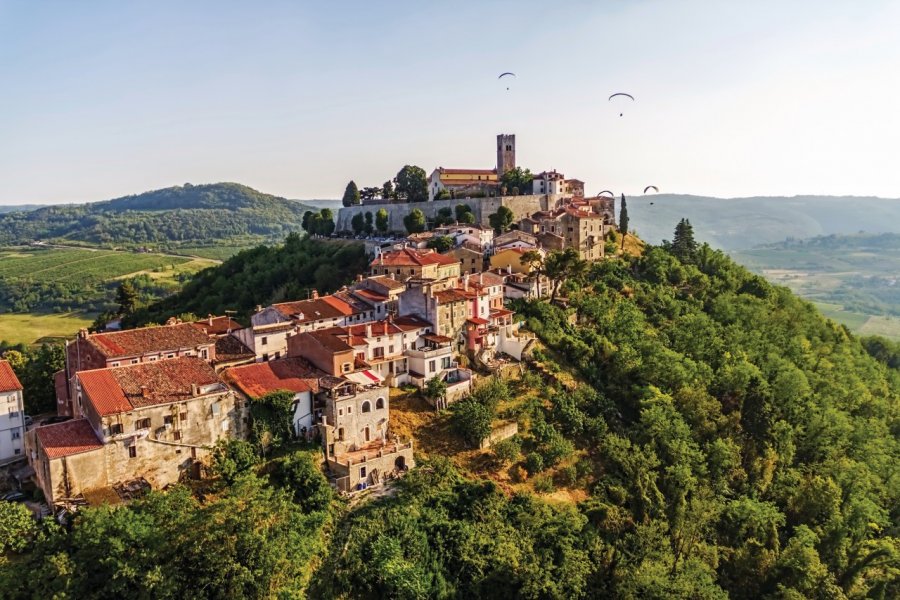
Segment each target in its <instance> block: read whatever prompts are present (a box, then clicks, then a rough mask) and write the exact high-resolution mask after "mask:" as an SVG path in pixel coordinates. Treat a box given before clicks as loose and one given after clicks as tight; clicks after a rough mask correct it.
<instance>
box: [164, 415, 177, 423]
mask: <svg viewBox="0 0 900 600" xmlns="http://www.w3.org/2000/svg"><path fill="white" fill-rule="evenodd" d="M174 420H175V419H174V418H172V415H166V416H164V417H163V425H171V424H172V421H174Z"/></svg>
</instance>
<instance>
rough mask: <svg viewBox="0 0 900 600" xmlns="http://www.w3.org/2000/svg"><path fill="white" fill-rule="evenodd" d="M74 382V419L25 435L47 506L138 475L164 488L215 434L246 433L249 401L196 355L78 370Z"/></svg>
mask: <svg viewBox="0 0 900 600" xmlns="http://www.w3.org/2000/svg"><path fill="white" fill-rule="evenodd" d="M75 380H76V381H75V383H76V386H75V387H76V402H75V407H76V410H77V417H78V418H77V419H75V420H73V421H68V422H66V423H61V424H58V425H50V426H45V427H37V428H34V429H32V430H31V431H29V432H28V435H27V436H26V449H27V452H28V460H29V462H30V463H31V465H32V467H33V468H34V470H35V473H36V478H37V481H38V485H39V486H40V487H41V489H42V490H43V492H44V495H45V497H46V498H47V501H48V502H49V503H51V504H58V503H61V502H65V501H67V500H68V499H72V498H74V497H76V496H78V495H81V494H83V493H84V492H85V491H87V490H91V489H96V488H103V487H109V486H112V485H115V484H117V483H121V482H126V481H129V480H133V479H137V478H144V479H146V480H147V481H148V482H149V483H150V484H151V485H152V486H153V487H164V486H166V485H169V484H171V483H175V482H177V481H179V479H181V478H182V477H185V476H192V475H196V474H197V471H198V468H199V461H200V460H201V459H203V458H204V457H205V456H206V455H207V454H208V453H209V450H210V449H211V448H212V446H213V445H215V443H216V442H217V441H218V440H220V439H225V438H232V437H238V438H240V437H244V436H245V431H244V424H245V420H246V405H245V404H244V403H243V402H242V401H240V400H238V399H236V397H235V394H234V393H233V392H232V391H231V390H230V389H229V388H228V387H227V386H226V385H225V384H224V383H223V382H222V380H221V379H219V377H218V375H217V374H216V372H215V371H214V370H213V368H212V367H211V366H210V365H209V364H208V363H207V362H206V361H204V360H203V359H201V358H198V357H182V358H175V359H171V360H163V361H157V362H147V363H139V364H135V365H127V366H120V367H112V368H106V369H96V370H92V371H81V372H79V373H77V374H76V376H75ZM91 436H93V438H91Z"/></svg>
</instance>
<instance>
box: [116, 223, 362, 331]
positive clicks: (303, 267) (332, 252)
mask: <svg viewBox="0 0 900 600" xmlns="http://www.w3.org/2000/svg"><path fill="white" fill-rule="evenodd" d="M367 265H368V260H367V258H366V254H365V250H364V248H363V245H362V244H361V243H356V242H345V241H338V240H334V241H322V240H314V239H311V238H308V237H300V236H299V235H298V234H296V233H293V234H290V235H288V236H287V238H286V239H285V240H284V243H283V244H280V245H277V246H270V245H261V246H257V247H256V248H251V249H248V250H244V251H242V252H240V253H238V254H237V255H235V256H232V257H231V258H229V259H228V260H226V261H225V262H224V263H222V264H221V265H219V266H217V267H214V268H210V269H206V270H205V271H201V272H200V273H198V274H197V275H195V276H194V278H193V279H192V280H191V281H189V282H188V283H187V284H186V285H185V286H184V288H183V289H182V290H181V291H180V292H179V293H177V294H175V295H174V296H170V297H168V298H166V299H164V300H161V301H160V302H157V303H156V304H153V305H151V306H149V307H147V308H143V309H140V310H138V311H137V312H136V313H135V314H133V315H129V316H128V317H127V318H126V322H127V324H128V325H129V326H134V325H144V324H146V323H150V322H156V323H164V322H165V321H166V319H168V318H169V317H172V316H177V315H180V314H184V313H192V314H195V315H207V314H216V315H220V314H223V313H224V312H225V311H226V310H227V311H234V312H233V313H232V314H235V315H236V316H237V318H238V319H240V320H242V321H249V316H250V314H251V313H252V312H253V311H254V310H255V308H256V306H257V305H263V306H266V305H268V304H271V303H273V302H284V301H287V300H300V299H304V298H307V297H308V296H309V293H310V291H311V290H313V289H316V290H317V291H319V292H320V293H322V294H327V293H330V292H333V291H335V290H336V289H337V288H339V287H341V286H342V285H345V284H348V283H350V282H351V281H352V280H353V278H354V276H355V275H356V273H363V272H364V271H365V270H366V267H367Z"/></svg>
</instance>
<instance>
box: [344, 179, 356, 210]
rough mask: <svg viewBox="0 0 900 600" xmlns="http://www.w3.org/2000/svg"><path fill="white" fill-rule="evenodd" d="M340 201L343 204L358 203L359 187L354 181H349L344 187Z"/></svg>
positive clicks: (351, 204)
mask: <svg viewBox="0 0 900 600" xmlns="http://www.w3.org/2000/svg"><path fill="white" fill-rule="evenodd" d="M341 203H342V204H343V205H344V206H353V205H354V204H359V203H360V196H359V189H357V187H356V182H354V181H351V182H350V183H348V184H347V187H346V188H345V189H344V197H343V198H342V199H341Z"/></svg>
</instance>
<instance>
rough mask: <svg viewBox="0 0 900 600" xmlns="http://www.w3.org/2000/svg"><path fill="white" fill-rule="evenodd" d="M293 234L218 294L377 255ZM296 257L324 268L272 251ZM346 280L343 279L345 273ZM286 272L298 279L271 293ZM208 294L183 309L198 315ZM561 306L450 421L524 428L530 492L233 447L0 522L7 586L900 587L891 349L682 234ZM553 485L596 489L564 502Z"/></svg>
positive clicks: (454, 593)
mask: <svg viewBox="0 0 900 600" xmlns="http://www.w3.org/2000/svg"><path fill="white" fill-rule="evenodd" d="M320 246H321V247H320ZM285 248H286V249H288V248H290V249H289V250H281V252H284V254H278V253H277V251H275V250H268V251H265V250H262V249H259V250H256V251H251V252H248V253H243V254H241V255H239V256H238V257H236V258H235V259H233V260H234V262H231V261H229V262H228V263H225V265H223V266H222V267H220V268H218V269H213V270H210V271H207V272H205V273H203V274H202V275H201V276H200V279H203V280H205V282H206V284H215V286H213V288H212V289H210V295H211V296H212V297H213V298H216V300H213V301H212V302H223V301H225V300H226V299H228V298H232V297H234V298H238V297H241V295H242V293H243V292H244V290H245V289H247V286H248V284H250V285H249V290H250V293H253V294H256V293H258V294H259V297H260V298H262V296H264V295H266V294H268V295H269V296H270V298H268V299H271V296H272V294H273V290H281V289H282V287H280V286H285V287H284V288H283V289H284V290H285V292H288V291H290V292H291V293H296V292H298V291H299V288H297V289H292V288H291V287H290V286H294V285H297V286H301V287H302V286H303V285H308V284H307V283H302V282H309V281H313V280H316V277H315V272H317V271H318V269H319V268H320V267H321V266H322V265H326V264H331V263H329V259H327V258H322V257H324V256H329V257H336V256H337V255H338V254H339V253H347V254H346V255H345V256H344V259H345V260H344V262H343V267H344V269H349V268H350V267H351V265H354V264H355V265H356V267H357V269H358V268H359V265H361V264H364V261H363V260H362V258H361V257H360V258H359V259H358V263H354V260H356V258H355V256H356V255H355V254H354V253H356V252H359V253H361V251H360V250H359V249H358V247H352V246H350V247H338V246H334V245H328V244H322V243H321V242H315V241H310V240H300V239H292V240H288V242H287V243H286V244H285ZM335 248H340V249H337V250H335ZM266 252H270V254H266ZM257 253H259V254H257ZM288 256H293V257H300V256H302V257H303V260H304V261H305V262H306V261H308V262H311V263H313V264H316V261H317V260H318V261H319V262H318V265H319V266H315V267H313V266H310V267H309V268H311V269H313V270H312V271H311V272H310V271H307V272H306V273H305V274H302V275H301V270H302V269H304V268H305V265H300V264H290V266H288V264H287V263H283V264H280V265H279V266H271V265H269V262H268V261H270V260H279V261H281V260H282V259H285V260H286V259H287V257H288ZM332 262H337V261H336V260H335V261H332ZM334 268H336V269H337V273H338V275H336V276H335V277H336V279H335V280H334V281H337V280H339V279H342V278H348V277H350V276H351V275H352V273H353V271H349V270H343V269H340V268H338V267H334ZM248 269H249V270H251V271H252V270H253V269H259V270H260V271H261V273H256V272H246V270H248ZM276 272H282V273H289V274H291V275H292V278H290V279H280V280H279V281H280V285H273V282H272V281H270V280H269V279H268V277H267V275H266V273H270V274H272V276H273V277H274V273H276ZM288 281H289V282H290V283H286V282H288ZM295 281H300V282H301V283H299V284H298V283H295ZM324 281H332V280H331V279H330V277H329V278H327V279H324V280H323V282H324ZM217 282H218V283H217ZM229 282H232V283H231V284H229ZM253 284H256V286H258V287H259V288H260V289H259V291H257V290H256V289H255V288H256V286H255V285H253ZM192 285H193V284H192ZM316 285H320V284H319V283H318V282H317V283H316ZM322 287H326V286H325V285H322ZM201 289H202V288H199V287H198V288H190V286H189V288H188V289H186V290H185V295H183V296H176V297H175V298H180V299H181V300H183V301H184V304H182V305H181V306H179V307H176V306H175V305H171V307H170V308H172V309H175V308H178V309H180V310H184V311H187V310H191V311H194V312H206V310H205V309H200V306H201V304H200V303H202V302H203V298H202V295H203V294H201ZM275 295H276V296H277V295H278V294H277V293H276V294H275ZM560 297H561V298H562V300H561V301H559V302H557V303H553V304H551V303H549V302H547V301H546V300H544V301H532V302H529V303H523V304H521V305H519V306H518V307H517V311H518V313H519V316H520V317H521V318H523V319H525V320H526V323H527V327H528V328H529V329H531V330H532V331H534V332H535V333H536V334H537V335H538V337H539V339H540V342H541V345H542V347H541V348H539V349H538V350H537V351H536V353H535V360H536V361H537V365H539V367H540V369H541V372H542V373H543V375H541V376H539V375H538V374H537V371H536V370H526V372H525V374H524V375H523V378H522V379H521V380H519V381H516V382H512V383H510V384H508V386H507V384H505V383H491V384H489V385H487V386H485V387H483V388H481V389H479V391H478V392H477V393H476V394H474V395H473V397H472V398H471V399H469V400H465V401H462V402H460V403H458V404H457V405H455V407H458V408H451V410H450V413H451V414H452V419H451V423H452V424H453V431H454V432H456V433H458V434H459V435H465V432H466V431H469V430H471V427H472V425H473V424H476V425H477V422H483V421H484V419H487V422H488V424H490V420H491V419H492V418H497V417H502V418H505V419H510V418H512V419H515V420H517V421H518V423H519V425H520V427H519V432H520V433H519V435H518V436H517V437H516V438H512V439H511V440H512V441H510V442H508V443H505V444H502V445H498V446H497V447H496V448H494V449H493V450H492V451H490V453H489V454H492V455H493V458H492V459H491V460H495V461H496V463H497V465H498V466H497V468H504V469H505V468H507V467H508V468H509V469H511V470H512V471H513V472H515V473H516V474H517V475H516V476H517V478H521V479H524V480H528V481H534V482H540V485H537V483H535V485H534V490H536V492H537V493H532V492H524V491H521V490H520V491H516V492H510V491H508V490H507V489H504V488H503V487H501V486H500V485H498V484H497V483H495V482H493V481H490V480H486V479H482V478H475V477H471V476H468V477H467V476H465V475H464V474H463V473H462V472H461V471H460V470H459V469H458V467H456V466H454V464H453V462H452V461H451V460H449V459H447V458H440V457H432V458H431V459H430V460H423V461H420V465H419V467H418V468H417V469H416V470H414V471H413V472H411V473H410V474H409V475H408V476H407V477H405V478H404V479H403V480H402V481H401V482H400V483H399V485H398V487H397V489H396V492H395V493H394V494H392V495H389V496H388V497H386V498H382V499H380V500H377V501H369V502H365V503H362V504H361V505H358V506H356V507H353V508H350V507H348V506H346V505H345V504H343V503H342V502H340V501H335V500H328V498H327V496H326V495H325V493H324V489H323V488H322V486H321V479H320V477H321V476H320V475H319V474H318V473H315V472H313V471H312V470H311V469H310V468H309V464H308V463H307V462H304V461H305V459H300V458H290V457H291V456H293V455H288V457H289V458H287V459H285V460H287V461H294V462H295V464H293V465H291V466H290V468H288V467H287V466H286V465H284V464H280V463H276V464H267V465H266V466H265V467H262V468H260V467H258V466H257V465H259V464H261V463H260V461H262V464H266V461H265V460H264V459H261V458H260V452H259V449H256V450H255V451H253V452H248V451H247V449H246V448H243V446H242V444H234V445H233V446H232V447H230V448H228V449H227V451H225V450H226V449H223V450H222V451H220V452H219V453H218V454H217V458H216V461H215V465H214V466H215V471H216V472H217V473H218V475H219V479H217V480H214V483H212V484H208V485H212V486H213V487H212V488H211V489H201V490H195V493H194V494H191V493H190V492H189V491H188V490H187V489H186V488H176V489H175V490H172V491H170V492H168V493H162V492H155V493H152V494H151V495H150V496H148V497H147V498H146V499H145V500H142V501H140V502H136V503H133V504H131V505H130V506H126V507H118V508H91V509H87V510H84V511H82V513H81V514H80V515H79V516H78V517H76V518H75V520H74V522H73V524H72V526H71V531H70V532H68V533H64V532H61V531H59V530H57V529H56V528H53V527H51V528H50V529H49V530H41V529H36V528H35V527H34V526H33V525H31V524H28V523H25V522H24V521H16V520H15V518H14V515H13V516H3V522H4V523H5V527H6V530H7V531H21V532H22V535H21V536H17V537H15V536H14V537H9V538H8V539H10V540H13V542H10V543H8V546H7V548H5V550H7V551H8V552H7V554H8V559H7V560H8V562H7V563H6V564H5V566H3V567H2V568H0V584H3V585H4V586H5V587H4V589H5V590H7V595H8V597H13V598H16V597H23V598H24V597H49V596H50V595H53V594H55V596H54V597H59V598H75V597H78V598H83V597H86V598H92V597H97V598H99V597H110V596H119V597H124V596H128V597H132V596H133V597H159V598H168V597H173V598H174V597H185V596H188V595H189V596H192V597H199V598H212V597H216V598H222V597H255V598H268V597H293V596H297V597H304V596H308V597H316V598H375V597H384V598H410V599H413V598H510V599H512V598H535V599H537V598H610V597H621V598H660V599H662V598H728V597H732V598H747V599H750V598H773V599H774V598H788V599H799V598H823V599H825V598H828V599H840V598H863V597H873V598H896V597H898V596H900V529H898V525H900V466H898V465H900V371H898V370H897V369H896V368H895V367H896V365H897V362H898V356H900V352H898V347H897V346H896V345H894V344H891V343H888V342H884V341H883V340H882V341H879V340H866V341H865V344H863V343H861V342H860V341H859V340H858V339H856V338H854V337H853V336H851V335H850V334H848V332H847V330H846V329H845V328H843V327H841V326H838V325H835V324H834V323H832V322H829V321H826V320H825V319H823V318H822V317H821V316H820V315H819V314H818V313H817V312H816V310H815V309H814V307H813V306H812V305H810V304H809V303H807V302H805V301H803V300H800V299H798V298H797V297H795V296H793V295H792V294H791V293H790V292H789V291H788V290H786V289H784V288H779V287H774V286H772V285H771V284H769V283H768V282H766V281H765V280H764V279H763V278H761V277H759V276H757V275H754V274H752V273H750V272H749V271H747V270H746V269H744V268H742V267H739V266H737V265H735V264H734V263H733V262H732V261H731V260H730V259H729V258H728V257H727V256H725V255H724V254H722V253H721V252H718V251H714V250H712V249H710V248H709V247H708V246H702V247H699V248H698V247H695V246H693V245H692V244H689V245H685V244H681V243H678V241H677V238H676V243H673V244H670V245H667V246H666V247H648V248H647V249H646V251H645V252H644V254H643V255H642V256H640V257H626V258H624V259H608V260H605V261H603V262H600V263H596V264H593V265H590V266H585V267H584V268H580V269H573V271H572V276H571V277H569V279H568V280H567V281H566V282H565V283H564V284H563V286H562V289H561V290H560ZM256 302H259V301H258V300H256V299H255V298H253V299H251V298H249V297H248V298H243V297H241V299H240V306H250V305H252V304H254V303H256ZM537 365H536V367H535V368H537ZM891 365H894V366H893V367H892V366H891ZM510 397H519V400H518V401H517V402H516V403H515V404H510V403H509V402H508V399H509V398H510ZM511 407H513V408H511ZM501 412H502V413H503V414H500V413H501ZM276 437H277V436H276ZM276 455H278V453H277V452H275V453H273V454H272V456H276ZM451 458H452V457H451ZM275 460H276V461H279V460H282V459H280V458H276V459H275ZM555 487H559V488H567V489H577V490H579V491H580V494H581V500H580V501H578V502H577V503H576V502H562V501H559V500H558V499H555V497H552V498H551V496H550V492H552V491H553V489H554V488H555ZM211 548H215V551H210V549H211ZM85 564H88V565H90V566H89V568H83V565H85Z"/></svg>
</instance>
